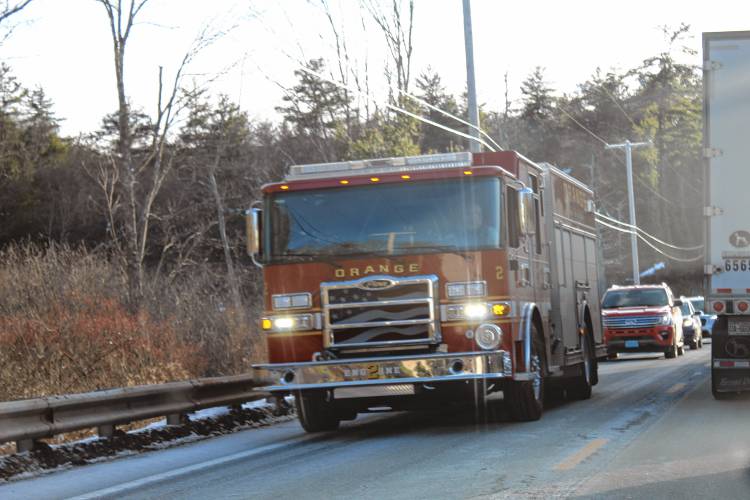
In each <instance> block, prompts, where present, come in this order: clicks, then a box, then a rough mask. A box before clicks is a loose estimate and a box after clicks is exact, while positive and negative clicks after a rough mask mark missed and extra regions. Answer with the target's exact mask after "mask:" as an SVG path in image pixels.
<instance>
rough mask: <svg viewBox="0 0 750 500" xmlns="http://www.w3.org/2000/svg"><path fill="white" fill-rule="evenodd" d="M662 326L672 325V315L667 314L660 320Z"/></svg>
mask: <svg viewBox="0 0 750 500" xmlns="http://www.w3.org/2000/svg"><path fill="white" fill-rule="evenodd" d="M659 324H660V325H671V324H672V315H671V314H665V315H664V316H662V317H661V319H660V320H659Z"/></svg>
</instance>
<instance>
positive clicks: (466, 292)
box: [445, 281, 487, 299]
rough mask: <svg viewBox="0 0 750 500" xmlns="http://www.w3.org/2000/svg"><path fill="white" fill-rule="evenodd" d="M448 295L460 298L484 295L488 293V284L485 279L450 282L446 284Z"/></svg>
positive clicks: (452, 297)
mask: <svg viewBox="0 0 750 500" xmlns="http://www.w3.org/2000/svg"><path fill="white" fill-rule="evenodd" d="M445 290H446V292H447V293H448V297H450V298H451V299H458V298H461V297H484V296H485V295H486V294H487V284H486V283H485V282H484V281H464V282H461V283H448V284H447V285H445Z"/></svg>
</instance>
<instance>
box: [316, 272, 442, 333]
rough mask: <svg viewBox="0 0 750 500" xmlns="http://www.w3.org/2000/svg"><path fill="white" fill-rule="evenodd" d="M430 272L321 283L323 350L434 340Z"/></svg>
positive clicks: (433, 284) (433, 289) (434, 280)
mask: <svg viewBox="0 0 750 500" xmlns="http://www.w3.org/2000/svg"><path fill="white" fill-rule="evenodd" d="M436 295H437V277H436V276H408V277H394V276H368V277H365V278H361V279H358V280H355V281H339V282H328V283H323V284H321V299H322V305H323V320H324V344H325V347H327V348H355V347H356V348H362V347H377V346H388V345H420V344H431V343H434V342H438V341H439V340H440V339H439V335H440V332H439V328H438V322H437V320H436V315H435V310H436V305H435V303H436Z"/></svg>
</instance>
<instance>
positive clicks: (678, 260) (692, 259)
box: [596, 219, 704, 262]
mask: <svg viewBox="0 0 750 500" xmlns="http://www.w3.org/2000/svg"><path fill="white" fill-rule="evenodd" d="M596 222H598V223H599V224H601V225H602V226H605V227H608V228H610V229H613V230H615V231H619V232H621V233H627V234H635V236H636V237H638V238H639V239H640V240H641V241H643V242H644V243H645V244H646V245H648V246H649V247H651V248H652V249H654V250H655V251H656V252H658V253H659V254H661V255H663V256H664V257H666V258H668V259H670V260H674V261H676V262H696V261H698V260H701V259H703V257H704V255H703V254H700V255H699V256H697V257H693V258H690V259H685V258H681V257H675V256H674V255H670V254H668V253H666V252H664V251H663V250H661V249H660V248H658V247H656V246H655V245H653V244H652V243H651V242H650V241H648V240H647V239H646V238H644V237H643V236H641V235H640V234H639V233H638V231H633V230H632V229H623V228H620V227H617V226H613V225H611V224H608V223H607V222H605V221H603V220H601V219H596Z"/></svg>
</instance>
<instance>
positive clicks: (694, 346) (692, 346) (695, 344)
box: [690, 340, 698, 351]
mask: <svg viewBox="0 0 750 500" xmlns="http://www.w3.org/2000/svg"><path fill="white" fill-rule="evenodd" d="M696 349H698V340H694V341H692V342H690V350H691V351H695V350H696Z"/></svg>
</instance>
